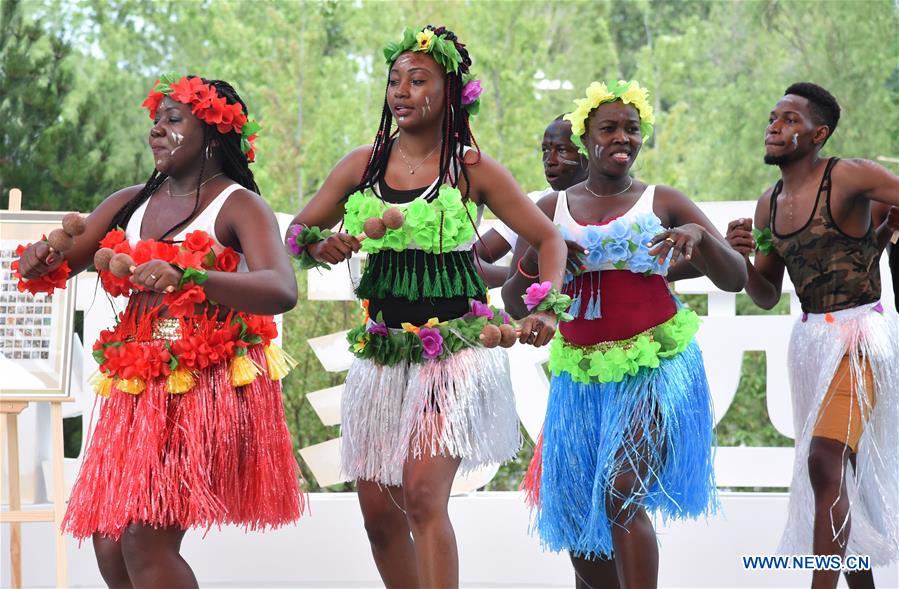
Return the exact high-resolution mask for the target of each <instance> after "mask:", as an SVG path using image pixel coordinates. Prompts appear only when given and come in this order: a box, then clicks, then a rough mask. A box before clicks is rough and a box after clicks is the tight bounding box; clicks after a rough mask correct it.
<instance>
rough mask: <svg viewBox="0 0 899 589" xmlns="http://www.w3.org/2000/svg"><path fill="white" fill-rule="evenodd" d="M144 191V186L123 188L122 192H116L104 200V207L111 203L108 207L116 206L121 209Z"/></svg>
mask: <svg viewBox="0 0 899 589" xmlns="http://www.w3.org/2000/svg"><path fill="white" fill-rule="evenodd" d="M143 189H144V184H135V185H134V186H128V187H125V188H122V189H121V190H116V191H115V192H113V193H112V194H110V195H109V196H107V197H106V198H105V199H103V203H102V204H103V205H106V203H109V205H108V206H116V207H120V206H122V205H124V204H125V203H126V202H128V201H129V200H131V199H132V198H134V197H135V196H137V194H138V193H139V192H140V191H141V190H143Z"/></svg>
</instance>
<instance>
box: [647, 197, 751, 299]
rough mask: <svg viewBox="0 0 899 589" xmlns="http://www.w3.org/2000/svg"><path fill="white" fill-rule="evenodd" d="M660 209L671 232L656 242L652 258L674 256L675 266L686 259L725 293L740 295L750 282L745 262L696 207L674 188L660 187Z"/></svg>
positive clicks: (663, 234)
mask: <svg viewBox="0 0 899 589" xmlns="http://www.w3.org/2000/svg"><path fill="white" fill-rule="evenodd" d="M656 208H661V209H662V210H661V211H659V213H661V214H660V218H665V217H667V220H668V222H667V223H666V225H667V226H668V227H671V229H669V230H667V231H664V232H662V233H660V234H659V235H657V236H655V237H654V238H653V239H652V242H651V244H652V248H651V249H650V251H649V253H650V255H653V256H667V255H668V254H669V252H673V254H672V258H671V262H672V264H674V263H676V262H677V261H678V258H679V257H680V256H683V259H684V260H685V261H687V262H689V263H690V265H691V266H693V268H694V269H695V270H697V271H699V272H701V273H702V274H705V275H706V276H708V277H709V279H710V280H711V281H712V282H713V283H714V284H715V286H717V287H718V288H720V289H721V290H725V291H730V292H739V291H740V290H742V289H743V287H744V286H745V285H746V280H747V270H746V265H745V262H744V261H743V260H742V259H741V256H740V254H738V253H737V252H736V251H734V250H733V248H731V247H730V246H729V245H728V244H727V242H726V241H725V240H724V237H722V235H721V233H719V232H718V230H717V229H716V228H715V226H714V225H712V222H711V221H709V219H708V217H706V216H705V213H703V212H702V211H701V210H700V209H699V207H698V206H696V203H694V202H693V201H692V200H690V199H689V198H687V197H686V196H685V195H684V194H682V193H681V192H679V191H677V190H674V189H673V188H669V187H667V186H659V187H657V188H656ZM657 214H658V213H657ZM663 215H664V216H663Z"/></svg>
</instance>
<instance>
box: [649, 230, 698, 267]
mask: <svg viewBox="0 0 899 589" xmlns="http://www.w3.org/2000/svg"><path fill="white" fill-rule="evenodd" d="M704 236H705V229H704V228H703V227H702V226H701V225H697V224H696V223H687V224H686V225H681V226H680V227H672V228H671V229H669V230H667V231H663V232H662V233H659V234H658V235H656V236H655V237H653V238H652V240H651V241H650V242H649V248H650V249H649V255H651V256H659V257H660V258H661V259H665V258H666V257H667V256H668V254H669V253H671V252H672V250H673V251H674V254H673V255H672V256H671V263H672V264H674V263H675V262H677V260H678V258H679V257H683V258H684V259H685V260H687V261H689V260H690V258H692V257H693V249H694V248H695V247H696V246H698V245H699V244H700V243H702V239H703V237H704Z"/></svg>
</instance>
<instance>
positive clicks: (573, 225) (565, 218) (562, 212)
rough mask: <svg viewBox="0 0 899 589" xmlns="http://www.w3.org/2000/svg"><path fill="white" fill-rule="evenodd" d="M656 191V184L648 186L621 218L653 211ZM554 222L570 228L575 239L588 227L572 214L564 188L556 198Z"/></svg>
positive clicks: (569, 230)
mask: <svg viewBox="0 0 899 589" xmlns="http://www.w3.org/2000/svg"><path fill="white" fill-rule="evenodd" d="M655 193H656V187H655V184H650V185H649V186H647V187H646V190H644V191H643V194H641V195H640V197H639V198H638V199H637V202H635V203H634V205H633V206H632V207H631V208H629V209H628V210H627V212H626V213H624V214H623V215H621V217H620V218H622V219H623V218H627V217H633V216H634V215H639V214H641V213H653V210H652V206H653V203H654V201H655ZM653 214H655V213H653ZM553 223H555V224H556V225H558V226H559V227H565V228H566V229H568V232H569V233H570V234H571V235H573V236H574V238H575V240H577V239H579V238H580V237H582V236H583V234H584V230H585V229H586V228H587V227H588V226H587V225H581V224H580V223H578V222H577V221H575V220H574V217H572V216H571V211H570V210H569V208H568V196H567V195H566V194H565V191H564V190H560V191H559V196H558V198H556V210H555V212H554V213H553Z"/></svg>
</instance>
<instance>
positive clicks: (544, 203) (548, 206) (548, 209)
mask: <svg viewBox="0 0 899 589" xmlns="http://www.w3.org/2000/svg"><path fill="white" fill-rule="evenodd" d="M557 202H559V193H558V192H556V191H553V192H550V193H549V194H546V195H544V196H542V197H541V198H540V200H538V201H537V208H539V209H540V210H541V211H543V212H544V213H546V216H547V217H549V218H550V219H552V218H553V214H554V213H555V211H556V203H557Z"/></svg>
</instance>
